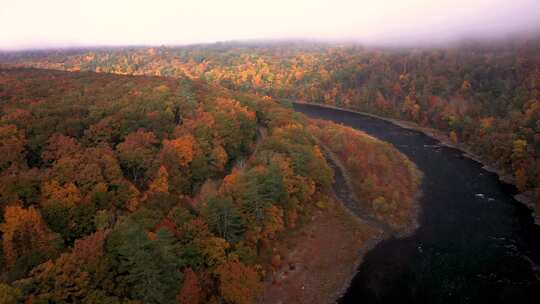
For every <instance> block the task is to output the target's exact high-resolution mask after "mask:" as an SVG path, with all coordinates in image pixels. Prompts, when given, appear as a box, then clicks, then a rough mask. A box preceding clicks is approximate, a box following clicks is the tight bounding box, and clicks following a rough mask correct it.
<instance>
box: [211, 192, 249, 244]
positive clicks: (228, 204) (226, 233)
mask: <svg viewBox="0 0 540 304" xmlns="http://www.w3.org/2000/svg"><path fill="white" fill-rule="evenodd" d="M205 214H206V218H207V221H208V224H209V226H210V228H211V230H212V231H213V232H214V233H216V234H217V235H218V236H220V237H222V238H224V239H226V240H227V241H229V242H231V243H235V242H237V241H239V240H240V238H241V236H242V234H243V232H244V222H243V220H242V218H241V216H240V213H239V212H238V210H237V209H236V207H235V206H234V205H233V202H232V199H231V198H230V197H214V198H211V199H210V200H208V202H207V207H206V211H205Z"/></svg>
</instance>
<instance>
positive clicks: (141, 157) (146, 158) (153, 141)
mask: <svg viewBox="0 0 540 304" xmlns="http://www.w3.org/2000/svg"><path fill="white" fill-rule="evenodd" d="M158 144H159V141H158V139H157V138H156V136H155V135H154V133H152V132H145V131H144V130H143V129H139V130H137V132H133V133H130V134H128V136H126V138H125V139H124V141H123V142H121V143H120V144H118V146H116V151H117V154H118V160H119V161H120V165H121V166H122V168H123V169H124V172H127V174H128V176H129V177H130V179H131V180H132V181H133V182H134V183H135V184H136V185H139V186H141V185H142V184H143V183H144V182H145V177H146V174H147V172H148V170H149V169H150V167H151V166H152V162H153V160H154V158H155V156H156V154H157V145H158Z"/></svg>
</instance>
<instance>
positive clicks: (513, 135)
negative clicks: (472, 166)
mask: <svg viewBox="0 0 540 304" xmlns="http://www.w3.org/2000/svg"><path fill="white" fill-rule="evenodd" d="M539 41H540V40H538V39H532V40H515V41H510V42H501V43H472V42H470V43H462V44H459V45H455V46H452V47H446V48H444V47H441V48H433V49H429V48H419V49H414V48H410V49H376V48H363V47H360V46H354V45H330V44H297V43H275V44H234V43H231V44H215V45H200V46H190V47H178V48H167V47H161V48H131V49H110V50H100V49H96V50H90V51H88V50H72V51H66V52H59V53H54V52H53V53H51V52H46V53H39V52H38V53H30V54H12V55H4V60H3V61H4V62H8V63H11V64H22V65H30V66H37V67H46V68H55V69H66V70H91V71H102V72H112V73H119V74H144V75H163V76H174V77H179V76H188V77H191V78H202V79H206V80H209V81H212V82H214V83H218V84H221V85H223V86H225V87H228V88H231V89H237V90H245V91H251V92H255V93H257V94H259V95H262V96H265V95H269V96H272V97H276V98H285V99H291V100H294V99H296V100H303V101H308V102H317V103H324V104H328V105H336V106H342V107H347V108H352V109H356V110H361V111H367V112H371V113H375V114H379V115H384V116H387V117H393V118H401V119H406V120H411V121H414V122H416V123H419V124H421V125H423V126H430V127H435V128H438V129H440V130H443V131H444V132H447V134H448V135H449V137H450V138H451V139H452V140H453V141H455V142H459V143H465V144H466V145H467V146H468V147H469V148H471V149H472V150H473V152H475V153H476V154H478V155H480V156H481V157H482V158H483V159H485V160H486V161H487V162H488V163H490V164H492V165H494V166H495V167H497V168H499V169H501V170H502V172H503V174H508V175H511V176H513V177H514V179H515V182H516V185H517V186H518V188H519V190H521V191H524V192H527V193H529V194H530V196H531V197H533V198H534V203H535V204H536V205H537V206H538V208H539V209H540V187H539V186H540V136H539V135H538V134H539V133H540V123H539V121H540V100H539V99H540V43H539Z"/></svg>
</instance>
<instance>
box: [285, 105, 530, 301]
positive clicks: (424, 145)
mask: <svg viewBox="0 0 540 304" xmlns="http://www.w3.org/2000/svg"><path fill="white" fill-rule="evenodd" d="M294 108H295V110H297V111H299V112H302V113H304V114H306V115H308V116H310V117H314V118H322V119H327V120H331V121H334V122H336V123H343V124H344V125H347V126H350V127H353V128H356V129H359V130H362V131H364V132H366V133H368V134H370V135H372V136H374V137H377V138H379V139H381V140H384V141H387V142H390V143H392V144H393V145H394V146H395V147H396V148H397V149H399V150H400V151H401V152H402V153H403V154H405V155H407V156H408V157H409V159H410V160H411V161H413V162H415V163H416V165H417V166H418V168H419V169H420V170H422V171H423V172H424V179H423V183H422V192H423V195H422V197H421V199H420V206H421V214H420V216H419V224H420V226H419V228H418V229H417V230H416V232H415V233H414V234H413V235H411V236H409V237H405V238H390V239H387V240H384V241H382V242H380V243H379V244H378V245H377V246H375V247H374V248H373V249H372V250H370V251H369V252H368V253H367V254H366V256H365V257H364V261H363V263H362V264H361V265H360V267H359V269H358V272H357V274H356V276H355V277H354V279H353V280H352V282H351V284H350V286H349V288H348V290H347V292H346V293H345V295H344V296H343V297H342V298H341V299H340V301H339V302H340V303H346V304H348V303H533V302H538V301H540V268H539V266H538V265H539V264H540V226H537V225H534V221H533V218H532V216H531V211H530V210H529V209H528V208H527V207H525V206H524V205H523V204H521V203H519V202H517V201H516V200H515V199H514V198H513V195H514V194H515V191H516V190H515V188H514V187H513V186H511V185H508V184H505V183H502V182H500V181H499V179H498V177H497V176H496V175H495V174H493V173H490V172H488V171H486V170H484V169H483V168H482V165H481V164H480V163H478V162H476V161H474V160H471V159H469V158H467V157H464V156H463V153H462V152H461V151H459V150H456V149H453V148H449V147H445V146H441V145H439V142H438V141H437V140H435V139H433V138H430V137H428V136H427V135H425V134H423V133H421V132H417V131H411V130H408V129H404V128H401V127H398V126H396V125H394V124H392V123H390V122H388V121H385V120H381V119H377V118H373V117H369V116H365V115H362V114H357V113H352V112H347V111H341V110H337V109H329V108H322V107H317V106H313V105H304V104H295V105H294ZM533 299H534V300H533Z"/></svg>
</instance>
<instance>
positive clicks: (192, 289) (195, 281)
mask: <svg viewBox="0 0 540 304" xmlns="http://www.w3.org/2000/svg"><path fill="white" fill-rule="evenodd" d="M201 293H202V289H201V286H200V284H199V278H198V277H197V274H196V273H195V272H194V271H193V270H192V269H191V268H188V269H186V270H185V271H184V282H183V283H182V287H181V288H180V292H179V293H178V294H177V295H176V303H178V304H199V303H200V301H201Z"/></svg>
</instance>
